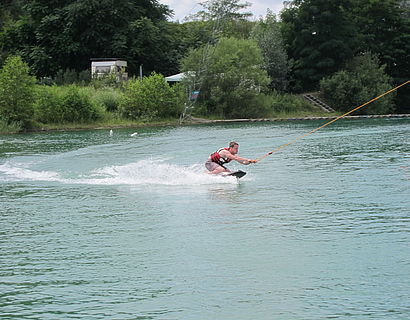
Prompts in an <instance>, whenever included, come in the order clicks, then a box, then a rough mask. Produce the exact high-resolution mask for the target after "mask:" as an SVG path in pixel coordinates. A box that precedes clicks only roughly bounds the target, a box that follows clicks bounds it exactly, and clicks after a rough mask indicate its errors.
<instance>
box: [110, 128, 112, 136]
mask: <svg viewBox="0 0 410 320" xmlns="http://www.w3.org/2000/svg"><path fill="white" fill-rule="evenodd" d="M110 137H112V129H111V130H110Z"/></svg>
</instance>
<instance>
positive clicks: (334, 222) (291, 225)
mask: <svg viewBox="0 0 410 320" xmlns="http://www.w3.org/2000/svg"><path fill="white" fill-rule="evenodd" d="M323 123H324V122H323V121H294V122H270V123H252V124H243V123H242V124H220V125H203V126H202V125H201V126H191V127H189V126H188V127H162V128H140V129H117V130H116V129H114V130H113V135H112V136H110V135H109V130H95V131H81V132H55V133H35V134H22V135H10V136H0V318H2V319H42V320H43V319H138V320H142V319H193V320H194V319H195V320H197V319H210V320H215V319H223V320H225V319H235V320H241V319H243V320H248V319H263V320H265V319H266V320H270V319H285V320H286V319H292V320H293V319H312V320H317V319H379V320H380V319H389V320H391V319H410V188H409V187H410V119H361V120H340V121H338V122H336V123H334V124H332V125H331V126H329V127H326V128H324V129H322V130H320V131H318V132H316V133H314V134H312V135H309V136H308V137H306V138H304V139H302V140H300V141H298V142H296V143H293V144H291V145H289V146H287V147H285V148H283V149H281V150H279V151H278V152H275V153H273V154H272V155H270V156H269V157H267V158H265V159H264V160H262V161H261V162H259V163H257V164H253V165H249V166H242V165H240V164H238V163H232V164H230V165H229V167H230V168H231V169H242V170H244V171H247V175H246V176H245V177H244V178H242V179H241V180H239V181H237V180H236V178H233V177H231V178H223V177H215V176H210V175H207V174H205V173H204V171H205V169H204V167H203V162H204V161H205V159H206V158H207V157H208V155H209V154H210V153H211V152H213V151H215V150H216V149H218V148H220V147H225V146H227V144H228V143H229V141H231V140H236V141H238V143H239V145H240V147H239V155H241V156H244V157H249V158H258V157H261V156H263V155H264V154H266V153H267V152H269V151H272V150H274V149H275V148H277V147H279V146H281V145H283V144H285V143H287V142H289V141H291V140H293V139H295V138H297V137H299V136H301V135H303V134H305V133H307V132H309V131H311V130H312V129H315V128H317V127H319V126H320V125H322V124H323ZM134 132H137V134H135V135H133V136H131V134H133V133H134Z"/></svg>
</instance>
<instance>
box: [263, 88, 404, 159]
mask: <svg viewBox="0 0 410 320" xmlns="http://www.w3.org/2000/svg"><path fill="white" fill-rule="evenodd" d="M409 82H410V80H407V81H406V82H404V83H402V84H401V85H398V86H397V87H395V88H393V89H391V90H389V91H386V92H385V93H383V94H381V95H380V96H378V97H376V98H374V99H372V100H369V101H367V102H366V103H363V104H362V105H360V106H358V107H356V108H354V109H352V110H350V111H349V112H346V113H345V114H343V115H341V116H339V117H337V118H335V119H333V120H331V121H329V122H327V123H325V124H324V125H323V126H320V127H319V128H316V129H315V130H312V131H310V132H308V133H306V134H304V135H303V136H300V137H299V138H296V139H294V140H292V141H290V142H288V143H286V144H284V145H283V146H280V147H278V148H276V149H275V150H273V151H271V152H268V153H267V154H265V155H264V156H262V157H260V158H258V159H256V161H257V162H258V161H261V160H262V159H265V158H266V157H267V156H270V155H271V154H272V153H274V152H276V151H278V150H280V149H282V148H284V147H286V146H288V145H290V144H292V143H294V142H296V141H298V140H300V139H302V138H304V137H306V136H308V135H310V134H312V133H314V132H316V131H318V130H320V129H322V128H324V127H326V126H328V125H329V124H331V123H333V122H335V121H337V120H339V119H342V118H343V117H345V116H347V115H349V114H351V113H352V112H354V111H356V110H359V109H360V108H363V107H364V106H367V105H368V104H369V103H372V102H373V101H376V100H377V99H380V98H381V97H383V96H385V95H386V94H389V93H390V92H393V91H395V90H397V89H399V88H400V87H403V86H405V85H406V84H408V83H409Z"/></svg>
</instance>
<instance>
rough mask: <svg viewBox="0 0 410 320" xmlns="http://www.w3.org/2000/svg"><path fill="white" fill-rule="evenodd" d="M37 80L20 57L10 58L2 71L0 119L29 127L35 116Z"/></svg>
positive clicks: (0, 76)
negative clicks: (34, 104) (34, 105)
mask: <svg viewBox="0 0 410 320" xmlns="http://www.w3.org/2000/svg"><path fill="white" fill-rule="evenodd" d="M35 81H36V80H35V78H34V77H33V76H31V75H30V74H29V67H28V65H27V64H26V63H25V62H23V61H22V59H21V58H20V57H17V56H10V57H9V58H8V59H7V60H6V62H5V64H4V66H3V68H2V69H1V70H0V118H2V119H3V121H6V122H9V123H11V122H21V123H22V126H23V127H28V126H29V125H30V121H31V119H32V117H33V114H34V108H33V103H34V84H35Z"/></svg>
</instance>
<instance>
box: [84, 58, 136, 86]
mask: <svg viewBox="0 0 410 320" xmlns="http://www.w3.org/2000/svg"><path fill="white" fill-rule="evenodd" d="M90 60H91V77H92V78H93V79H98V78H103V77H106V76H108V75H115V77H116V79H117V81H127V80H128V69H127V61H125V60H123V59H119V58H91V59H90Z"/></svg>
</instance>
